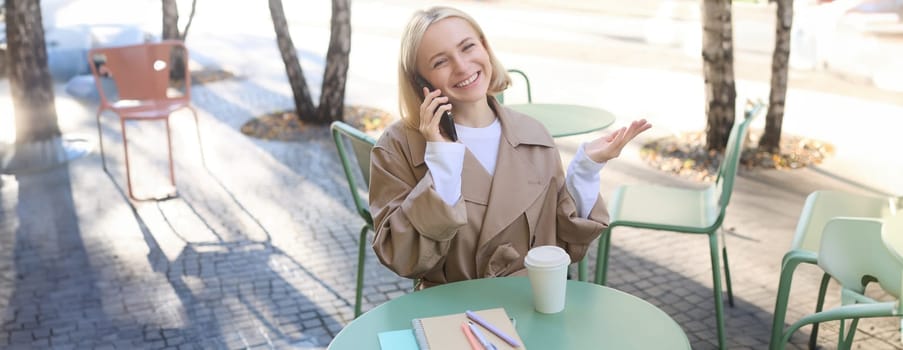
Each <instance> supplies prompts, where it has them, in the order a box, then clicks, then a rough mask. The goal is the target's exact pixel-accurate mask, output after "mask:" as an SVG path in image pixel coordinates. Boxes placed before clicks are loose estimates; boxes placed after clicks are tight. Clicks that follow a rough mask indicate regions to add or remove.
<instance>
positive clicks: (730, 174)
mask: <svg viewBox="0 0 903 350" xmlns="http://www.w3.org/2000/svg"><path fill="white" fill-rule="evenodd" d="M763 107H764V103H761V102H758V103H756V104H753V105H752V106H751V107H750V108H749V109H748V110H747V111H746V113H745V119H744V120H743V121H737V122H735V123H734V127H733V128H732V129H731V133H730V136H729V138H728V141H727V149H726V150H725V154H724V159H723V161H722V162H721V166H720V167H719V168H718V177H717V179H716V180H715V183H714V184H713V185H711V186H708V187H707V188H705V189H699V190H697V189H686V188H675V187H666V186H652V185H635V186H621V187H619V188H617V189H616V190H615V192H614V195H613V197H612V200H611V202H610V203H609V214H610V215H611V223H610V224H609V226H608V228H607V229H606V230H605V232H603V234H602V236H601V237H600V238H599V250H598V254H597V256H596V276H595V282H596V283H598V284H602V285H604V284H605V283H606V277H607V276H606V273H607V268H608V255H609V249H610V247H611V235H612V232H613V231H614V229H615V228H616V227H619V226H629V227H637V228H644V229H653V230H664V231H674V232H679V233H689V234H705V235H708V236H709V248H710V253H711V260H712V279H713V281H714V285H713V292H714V296H715V316H716V318H717V322H718V345H719V347H720V348H722V349H724V348H725V347H726V339H725V334H724V310H723V307H724V305H723V301H722V296H721V268H720V266H719V263H718V235H717V232H718V229H719V228H721V223H722V222H723V221H724V216H725V212H726V210H727V205H728V202H729V201H730V199H731V192H732V190H733V187H734V178H735V176H736V174H737V167H738V165H739V162H740V153H741V151H742V148H743V143H744V141H745V140H746V135H747V133H748V131H749V124H750V123H751V122H752V120H753V118H754V117H755V116H756V115H758V114H759V112H760V111H761V110H763ZM722 235H723V234H722ZM723 240H724V238H723V237H722V241H723ZM722 257H723V259H724V272H725V280H726V281H725V282H726V284H727V295H728V303H729V304H730V305H731V306H733V305H734V302H733V291H732V290H731V280H730V269H729V266H728V261H727V245H725V246H724V248H723V256H722ZM581 265H583V263H581ZM581 268H582V267H581ZM584 269H585V268H584Z"/></svg>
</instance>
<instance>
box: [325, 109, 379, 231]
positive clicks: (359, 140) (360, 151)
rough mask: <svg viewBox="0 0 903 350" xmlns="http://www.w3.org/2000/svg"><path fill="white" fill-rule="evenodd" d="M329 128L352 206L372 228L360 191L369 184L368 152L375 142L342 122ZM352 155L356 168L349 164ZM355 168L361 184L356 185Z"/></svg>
mask: <svg viewBox="0 0 903 350" xmlns="http://www.w3.org/2000/svg"><path fill="white" fill-rule="evenodd" d="M330 128H331V129H332V138H333V140H334V141H335V146H336V149H338V151H339V158H340V159H341V161H342V169H343V170H344V171H345V178H346V179H347V180H348V188H349V189H350V190H351V197H352V198H353V199H354V206H355V208H357V212H358V214H359V215H360V216H361V218H363V219H364V220H366V221H367V224H368V225H370V226H371V227H372V226H373V218H372V216H371V215H370V205H369V204H368V201H367V200H365V199H364V196H363V195H361V193H360V190H361V189H365V190H366V189H367V188H368V187H369V184H370V150H371V149H373V145H375V144H376V140H374V139H373V138H372V137H370V136H369V135H367V134H365V133H363V132H362V131H360V130H357V129H355V128H354V127H352V126H351V125H348V124H346V123H343V122H339V121H337V122H333V123H332V125H331V126H330ZM349 145H350V146H351V151H352V152H351V153H349V152H348V146H349ZM352 153H353V154H354V161H355V163H356V164H357V166H355V165H352V164H351V162H352V159H350V158H351V154H352ZM355 168H357V170H358V171H360V174H361V177H362V178H363V183H358V181H357V176H356V175H355V170H354V169H355Z"/></svg>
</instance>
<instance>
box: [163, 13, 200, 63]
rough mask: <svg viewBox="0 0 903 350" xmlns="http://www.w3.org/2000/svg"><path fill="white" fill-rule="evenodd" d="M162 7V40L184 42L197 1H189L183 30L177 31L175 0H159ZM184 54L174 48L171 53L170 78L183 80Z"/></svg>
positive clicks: (177, 14)
mask: <svg viewBox="0 0 903 350" xmlns="http://www.w3.org/2000/svg"><path fill="white" fill-rule="evenodd" d="M161 2H162V5H163V40H181V41H185V38H186V37H187V36H188V29H189V28H191V22H193V21H194V13H195V9H196V8H197V0H192V1H191V13H189V14H188V23H186V24H185V28H184V29H182V30H179V6H178V3H177V2H176V0H161ZM185 56H186V55H185V52H184V51H183V50H182V49H181V48H175V49H173V52H172V69H170V77H171V78H172V79H176V80H181V79H184V78H185V64H186V62H185Z"/></svg>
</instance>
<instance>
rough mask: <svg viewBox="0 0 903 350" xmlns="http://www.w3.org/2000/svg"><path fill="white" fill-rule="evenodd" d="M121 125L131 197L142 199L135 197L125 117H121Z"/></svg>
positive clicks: (127, 180)
mask: <svg viewBox="0 0 903 350" xmlns="http://www.w3.org/2000/svg"><path fill="white" fill-rule="evenodd" d="M119 125H120V127H121V128H122V149H123V151H125V182H126V186H127V187H128V189H129V197H130V198H132V199H134V200H140V199H138V198H137V197H135V193H134V192H133V191H132V172H131V170H130V169H131V168H130V167H129V138H128V135H127V134H126V130H125V119H122V118H119Z"/></svg>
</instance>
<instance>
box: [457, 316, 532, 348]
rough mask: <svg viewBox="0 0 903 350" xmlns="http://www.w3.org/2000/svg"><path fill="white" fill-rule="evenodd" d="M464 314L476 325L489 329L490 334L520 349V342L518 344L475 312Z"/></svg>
mask: <svg viewBox="0 0 903 350" xmlns="http://www.w3.org/2000/svg"><path fill="white" fill-rule="evenodd" d="M464 313H465V314H466V315H467V318H469V319H471V320H473V321H474V322H476V323H479V324H480V325H481V326H483V328H486V329H488V330H489V331H490V332H492V333H493V334H495V335H497V336H498V337H499V338H502V340H504V341H505V342H506V343H508V344H511V346H513V347H515V348H519V347H520V342H518V341H517V340H515V339H514V338H512V337H510V336H508V335H507V334H505V333H504V332H502V330H500V329H498V328H496V327H495V326H493V325H492V324H490V323H489V322H487V321H486V320H484V319H483V318H482V317H480V315H477V314H475V313H474V312H473V311H470V310H467V311H464Z"/></svg>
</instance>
